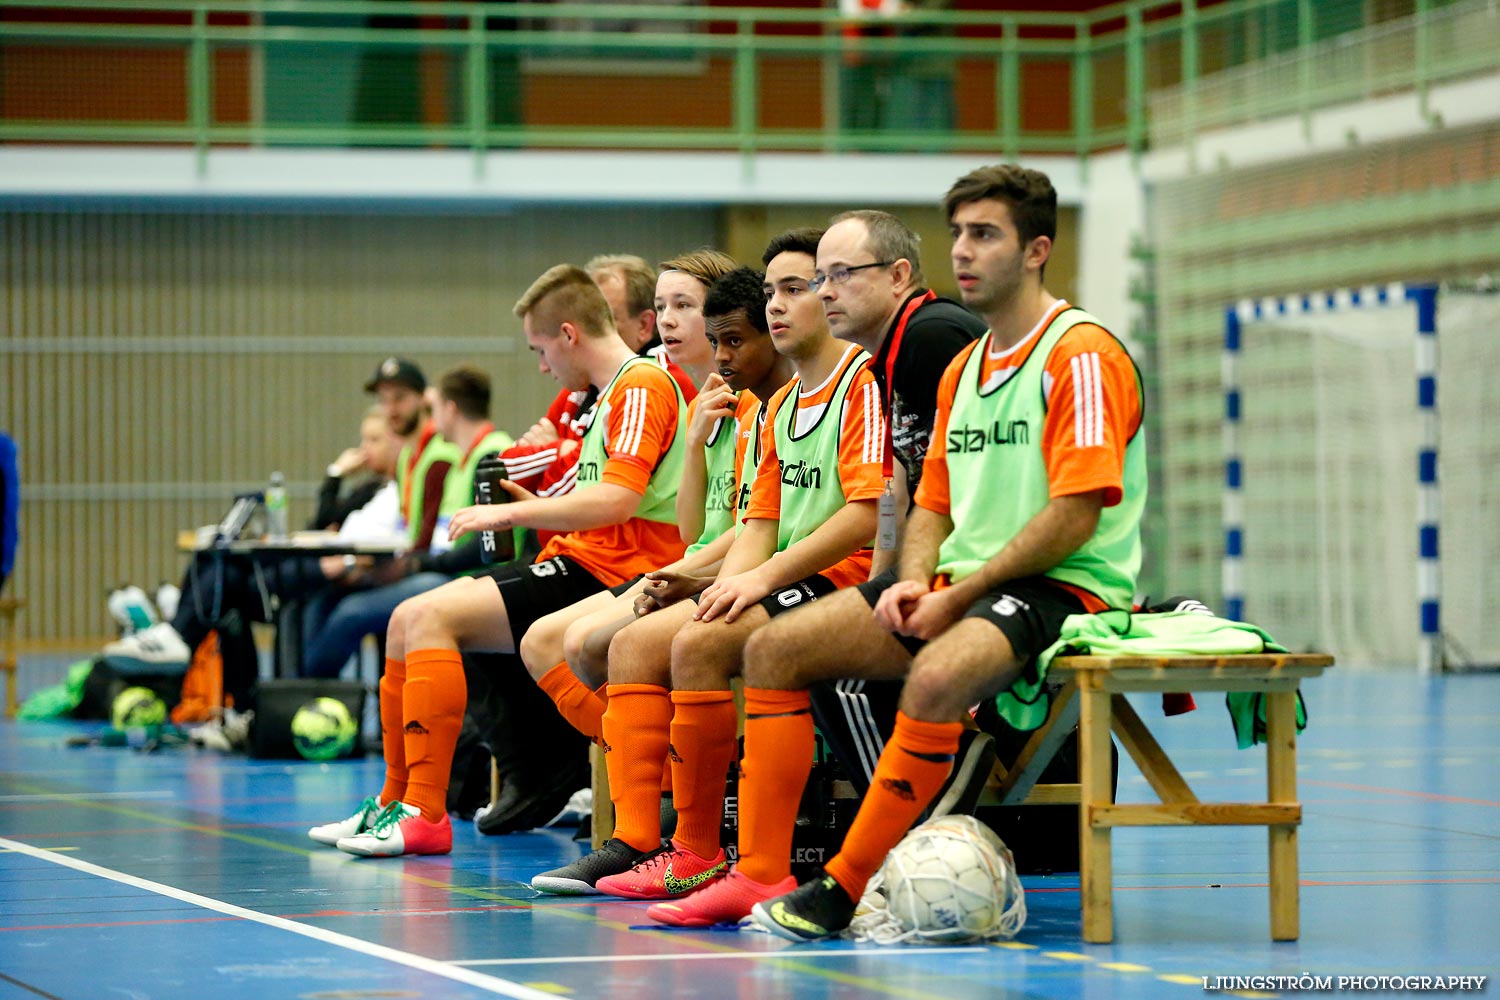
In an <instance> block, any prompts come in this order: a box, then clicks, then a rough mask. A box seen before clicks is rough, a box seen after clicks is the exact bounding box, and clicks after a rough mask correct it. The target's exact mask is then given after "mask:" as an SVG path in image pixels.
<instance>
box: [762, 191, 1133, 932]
mask: <svg viewBox="0 0 1500 1000" xmlns="http://www.w3.org/2000/svg"><path fill="white" fill-rule="evenodd" d="M944 206H945V208H946V210H947V215H948V220H949V229H950V231H951V233H952V235H953V247H952V261H953V272H954V276H955V278H956V279H957V282H958V286H959V289H960V291H961V293H962V295H963V299H964V302H965V303H966V304H967V305H968V306H969V307H970V308H971V309H973V310H975V311H976V312H978V313H979V314H980V315H981V316H982V317H984V319H985V320H986V321H987V322H988V323H989V332H988V333H987V334H986V335H985V336H984V337H983V338H981V339H980V340H979V341H978V342H977V343H976V344H975V345H973V346H972V347H971V348H969V349H967V350H965V351H964V352H962V353H961V354H959V355H958V356H957V357H956V358H955V359H954V360H953V362H952V364H950V365H949V367H948V369H947V370H946V371H945V373H944V375H943V380H942V383H941V384H940V386H939V389H938V405H937V416H936V419H935V421H934V426H933V435H932V443H931V447H930V448H929V450H928V452H927V457H926V459H925V462H924V464H923V473H922V481H921V485H920V486H919V487H918V489H917V493H916V497H915V504H916V509H915V510H914V511H913V512H912V515H911V518H910V520H909V521H908V523H907V526H906V534H905V538H904V540H903V543H902V547H901V551H900V557H899V562H898V566H897V568H896V570H895V571H894V572H892V573H887V574H883V575H881V576H879V577H877V578H876V579H874V580H872V581H870V582H869V583H867V584H864V585H863V586H860V587H857V588H854V589H852V590H849V591H845V592H842V593H840V594H837V595H834V596H833V597H830V598H828V599H826V600H824V601H822V602H819V604H817V605H815V606H813V607H812V608H810V609H808V610H806V611H803V612H799V613H798V614H795V615H788V616H786V617H784V618H782V619H778V620H777V621H775V622H773V623H772V624H771V625H769V626H767V627H766V628H765V629H763V630H762V631H761V632H759V633H757V635H756V636H755V637H754V638H753V639H752V640H751V643H750V648H749V650H748V651H747V654H746V670H745V681H746V701H747V704H752V703H753V701H752V699H757V698H762V697H766V696H767V695H770V696H771V697H770V698H769V699H768V700H770V701H771V702H773V703H775V704H777V705H778V706H779V707H780V709H781V711H780V712H779V713H778V714H776V715H774V716H773V715H770V714H766V715H762V716H760V717H757V716H756V715H755V714H754V713H751V715H750V717H749V719H747V722H746V726H745V760H744V763H743V765H742V769H743V772H744V775H745V778H744V780H743V781H742V782H741V785H740V806H741V809H742V810H743V811H744V812H746V813H753V812H757V811H759V812H760V813H761V814H765V813H766V812H768V811H769V812H773V813H774V812H775V811H776V810H777V809H780V810H781V815H783V816H784V815H785V811H786V810H785V802H786V801H787V800H788V798H790V801H791V802H793V803H794V804H795V801H796V798H797V795H798V794H799V790H800V789H801V787H802V785H803V784H804V783H805V782H806V779H807V774H808V764H807V761H808V760H809V759H810V757H811V754H810V752H809V750H810V747H811V741H812V720H811V718H810V716H809V714H808V707H807V705H808V700H807V694H806V692H805V690H788V689H786V688H785V684H784V679H785V678H787V677H788V676H796V677H799V678H804V679H805V678H806V677H808V676H809V675H813V676H816V675H818V674H819V673H822V675H823V676H825V677H838V676H846V675H849V674H856V675H859V676H865V677H878V678H900V677H902V676H905V678H906V681H905V686H904V688H903V690H902V695H901V706H900V714H899V715H898V717H897V722H896V728H895V732H894V734H893V735H892V737H891V740H890V742H888V743H887V744H886V747H885V750H884V752H883V753H882V754H881V756H880V760H879V763H878V764H877V766H876V769H875V777H874V781H873V782H872V783H871V787H870V791H869V793H868V794H867V796H866V797H865V800H864V803H863V804H862V805H861V807H860V811H859V814H858V816H857V817H856V819H855V821H854V825H853V826H852V827H851V828H850V830H849V833H848V835H847V836H846V837H845V840H844V845H843V848H842V850H841V851H840V852H839V854H838V855H837V856H836V857H834V858H833V859H832V860H831V861H830V862H829V863H828V865H827V866H826V868H825V872H824V874H822V875H820V876H819V877H817V878H815V879H812V880H810V881H808V882H806V883H804V884H803V885H801V886H799V887H798V888H796V889H795V890H794V891H792V892H790V893H788V894H786V895H784V896H780V897H779V898H776V899H771V900H767V901H765V902H762V903H758V904H757V905H756V906H755V907H754V908H753V911H752V915H753V917H754V919H755V922H756V923H757V924H759V925H760V926H762V927H764V928H765V929H767V930H769V931H771V932H772V933H775V934H778V935H780V936H782V937H786V938H789V939H791V940H794V941H796V940H808V939H814V938H821V937H827V936H830V935H833V934H837V933H839V932H840V931H842V930H843V929H844V928H846V927H847V926H848V925H849V922H850V920H851V918H852V916H853V913H854V908H855V904H856V903H857V901H858V900H859V898H860V896H861V895H862V894H863V892H864V889H865V884H866V882H867V881H868V880H869V878H870V877H871V876H872V875H874V873H875V872H876V870H877V869H878V868H879V867H880V865H881V863H882V862H883V861H884V859H885V856H886V854H887V852H888V851H889V850H890V849H891V848H892V847H894V846H895V845H896V843H897V842H898V841H900V839H901V838H902V837H903V836H904V835H905V833H906V831H907V830H908V829H909V828H910V827H911V825H912V824H913V823H914V822H915V821H916V820H917V819H918V818H919V817H920V816H921V815H922V813H923V811H924V810H925V809H926V808H927V806H928V805H929V804H930V803H931V801H932V800H933V798H934V797H935V795H936V794H937V792H938V790H939V788H940V787H941V786H942V784H943V782H944V780H945V779H946V778H947V776H948V773H949V770H950V768H951V766H952V761H953V757H954V754H955V752H956V751H957V749H958V745H959V734H960V732H961V730H962V729H963V726H962V724H961V723H959V722H955V721H953V720H955V719H958V718H961V715H960V713H962V712H964V711H965V710H966V709H967V708H968V707H969V706H971V705H973V704H975V703H976V702H980V701H982V700H984V699H988V698H994V697H996V696H997V695H999V694H1001V693H1003V692H1006V691H1009V690H1010V689H1011V687H1012V684H1014V683H1016V682H1018V681H1021V682H1027V683H1026V684H1023V686H1029V685H1030V684H1034V683H1035V681H1036V676H1035V673H1036V667H1035V658H1036V654H1037V653H1039V652H1040V651H1042V650H1043V649H1045V648H1046V647H1047V646H1048V645H1050V644H1051V643H1052V641H1053V639H1054V638H1055V637H1056V636H1057V634H1058V631H1059V629H1060V627H1061V625H1062V622H1063V620H1064V619H1066V618H1067V617H1068V616H1069V615H1071V614H1078V613H1083V612H1094V611H1100V610H1104V609H1106V608H1127V609H1128V608H1129V607H1130V604H1131V600H1132V597H1133V596H1134V588H1135V577H1136V573H1137V571H1138V570H1139V567H1140V559H1141V543H1140V518H1141V511H1142V509H1143V507H1144V506H1145V501H1146V457H1145V440H1144V435H1143V434H1142V433H1141V418H1142V397H1141V392H1140V377H1139V373H1138V372H1137V370H1136V367H1135V365H1134V363H1133V362H1132V361H1131V358H1130V355H1129V354H1128V353H1127V352H1126V350H1125V348H1124V346H1123V345H1122V344H1121V343H1120V342H1119V341H1118V340H1116V339H1115V338H1114V337H1113V336H1111V335H1110V334H1109V332H1108V331H1107V330H1105V329H1104V328H1103V327H1102V326H1101V325H1100V324H1099V323H1098V321H1097V320H1095V319H1094V318H1093V317H1091V316H1089V315H1088V314H1087V313H1084V312H1082V311H1081V310H1078V309H1074V308H1072V307H1071V306H1069V304H1068V303H1066V302H1063V301H1060V300H1058V299H1056V298H1055V297H1053V296H1052V295H1051V294H1049V293H1048V292H1047V290H1046V287H1045V286H1044V285H1043V281H1042V276H1043V271H1044V269H1045V267H1046V264H1047V259H1048V257H1049V255H1050V253H1051V250H1052V241H1053V238H1054V236H1055V232H1056V215H1057V194H1056V192H1055V191H1054V190H1053V188H1052V184H1051V182H1050V181H1049V180H1048V179H1047V177H1046V175H1044V174H1041V173H1039V172H1037V171H1035V170H1028V169H1024V168H1021V167H1016V166H1011V165H1004V166H996V167H984V168H981V169H979V170H976V171H974V172H972V173H970V174H968V175H966V176H964V177H961V178H960V179H959V180H958V181H957V182H955V183H954V185H953V187H952V188H951V189H950V190H949V192H948V195H947V197H946V198H945V200H944ZM762 692H765V694H763V693H762ZM778 803H780V805H778ZM793 808H795V805H794V807H793ZM793 815H795V813H793ZM783 825H784V824H783ZM778 829H779V827H778ZM742 831H743V827H742ZM778 836H779V833H778V832H777V830H772V831H770V832H769V833H767V834H766V836H765V843H767V844H771V845H773V849H774V845H775V844H776V843H778V841H777V839H776V838H777V837H778ZM789 836H790V834H789V831H788V832H787V834H786V839H789ZM741 839H742V843H741V853H742V855H744V854H746V853H747V846H746V845H745V844H744V843H743V840H744V834H743V832H742V835H741ZM756 850H758V846H757V845H751V846H750V847H749V848H748V853H750V854H752V855H753V854H754V853H755V851H756Z"/></svg>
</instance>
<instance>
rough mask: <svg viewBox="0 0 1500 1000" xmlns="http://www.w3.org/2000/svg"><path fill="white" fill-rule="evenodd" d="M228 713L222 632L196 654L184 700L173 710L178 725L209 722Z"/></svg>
mask: <svg viewBox="0 0 1500 1000" xmlns="http://www.w3.org/2000/svg"><path fill="white" fill-rule="evenodd" d="M223 711H224V657H223V656H222V655H221V654H220V652H219V633H217V632H210V633H208V635H207V636H206V637H205V638H204V640H203V641H202V642H200V643H199V644H198V648H197V649H196V650H194V651H193V662H192V663H190V664H188V668H187V673H186V674H184V675H183V677H182V698H181V699H180V700H179V701H178V702H177V704H176V705H174V706H173V707H172V721H173V722H174V723H176V724H177V725H179V726H180V725H182V724H183V723H188V722H207V721H209V720H210V719H217V718H218V717H219V716H220V715H222V714H223Z"/></svg>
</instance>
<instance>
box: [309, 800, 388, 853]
mask: <svg viewBox="0 0 1500 1000" xmlns="http://www.w3.org/2000/svg"><path fill="white" fill-rule="evenodd" d="M381 808H382V807H381V805H380V799H379V798H377V797H376V796H374V795H371V796H370V797H369V798H367V799H365V800H364V801H363V802H361V803H360V804H359V810H358V811H357V812H356V813H355V814H354V815H353V816H350V817H349V818H348V819H341V820H339V821H338V822H337V823H324V824H323V825H322V826H315V827H313V828H312V829H311V830H308V831H307V835H308V836H309V837H311V838H312V839H313V840H316V841H317V842H318V843H320V844H327V845H328V846H329V847H334V846H336V845H337V844H338V842H339V841H340V840H342V839H344V838H345V837H357V836H359V835H360V834H361V833H366V832H368V831H369V829H370V828H371V827H373V826H374V825H375V820H376V819H377V818H379V816H380V810H381Z"/></svg>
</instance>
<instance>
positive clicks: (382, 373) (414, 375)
mask: <svg viewBox="0 0 1500 1000" xmlns="http://www.w3.org/2000/svg"><path fill="white" fill-rule="evenodd" d="M382 382H394V383H396V384H397V385H404V386H406V387H407V388H408V389H415V390H416V391H417V392H421V391H422V390H423V389H426V388H427V378H426V376H424V375H423V374H422V369H420V368H418V367H417V366H416V364H415V363H413V362H411V361H408V360H406V359H405V358H386V359H385V360H384V361H382V362H380V364H379V365H378V366H377V367H376V369H375V374H374V375H371V376H370V381H368V382H366V383H365V392H374V391H375V390H376V388H378V387H379V385H380V384H381V383H382Z"/></svg>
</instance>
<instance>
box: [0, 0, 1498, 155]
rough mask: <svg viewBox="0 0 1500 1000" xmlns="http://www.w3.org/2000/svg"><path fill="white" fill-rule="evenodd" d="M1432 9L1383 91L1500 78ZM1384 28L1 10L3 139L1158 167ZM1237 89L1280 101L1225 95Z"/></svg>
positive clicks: (1323, 3) (88, 1)
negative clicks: (939, 156) (964, 155)
mask: <svg viewBox="0 0 1500 1000" xmlns="http://www.w3.org/2000/svg"><path fill="white" fill-rule="evenodd" d="M1415 2H1416V5H1417V14H1416V16H1415V18H1413V19H1408V20H1407V21H1402V22H1389V24H1390V27H1389V29H1388V30H1389V31H1390V32H1393V33H1394V32H1401V31H1404V32H1405V35H1407V36H1411V37H1412V38H1415V39H1417V41H1416V42H1415V43H1414V44H1412V45H1410V46H1405V47H1403V46H1400V45H1396V46H1390V45H1387V46H1386V48H1387V49H1389V51H1390V53H1391V54H1390V56H1389V58H1390V59H1392V60H1394V61H1395V62H1396V63H1397V65H1396V66H1394V67H1393V68H1388V71H1384V72H1382V73H1380V74H1375V75H1374V76H1371V75H1369V74H1366V78H1365V83H1366V84H1367V86H1376V85H1380V86H1384V85H1388V84H1389V83H1391V82H1399V83H1402V84H1404V85H1407V86H1417V87H1425V86H1427V85H1428V84H1430V83H1432V82H1435V81H1437V80H1441V79H1445V78H1450V77H1452V76H1456V75H1459V74H1462V73H1468V72H1474V71H1476V70H1477V69H1483V68H1487V66H1489V64H1490V63H1493V62H1494V57H1493V55H1492V53H1493V52H1495V51H1496V48H1495V47H1494V45H1493V36H1491V38H1490V47H1489V48H1488V49H1487V50H1485V49H1484V47H1483V44H1482V43H1481V44H1479V45H1476V44H1474V38H1473V37H1472V36H1470V37H1468V38H1467V44H1456V43H1455V44H1442V45H1440V44H1435V43H1434V42H1433V39H1434V38H1435V37H1438V38H1449V37H1451V36H1452V35H1453V32H1452V31H1451V30H1448V29H1443V28H1441V25H1443V24H1449V23H1451V22H1452V17H1451V15H1450V12H1449V8H1452V10H1457V9H1459V8H1462V9H1464V10H1466V11H1467V10H1468V9H1470V8H1476V9H1482V8H1484V7H1485V6H1486V5H1485V4H1484V3H1482V2H1479V0H1460V2H1459V3H1457V4H1447V3H1443V2H1441V0H1415ZM1373 6H1379V5H1369V4H1365V3H1363V2H1362V0H1317V2H1316V3H1315V2H1313V0H1228V2H1220V3H1207V2H1206V0H1174V2H1170V3H1166V2H1160V0H1131V2H1126V3H1119V4H1115V5H1112V6H1109V7H1105V8H1101V9H1099V10H1096V11H1093V12H1090V13H1088V14H1057V13H1024V12H1005V13H985V12H931V13H922V14H911V15H906V16H904V17H902V18H901V19H899V20H895V21H891V22H884V23H881V24H879V25H878V26H877V27H878V30H876V31H875V33H873V34H868V33H866V34H851V33H850V31H849V30H848V29H849V28H850V23H849V22H848V21H846V20H844V19H842V18H841V17H840V15H839V14H838V12H837V11H835V10H832V9H803V10H789V9H759V8H753V7H703V6H697V5H693V6H673V5H669V4H661V5H655V6H622V5H611V4H550V3H549V4H539V3H490V4H481V3H457V2H448V3H427V2H415V3H407V2H363V0H337V2H329V0H306V2H294V0H213V2H206V0H205V2H191V0H60V2H55V3H51V4H46V5H21V4H17V3H14V2H12V0H0V67H3V70H4V75H3V79H4V80H5V81H6V82H5V84H4V89H3V90H0V141H5V142H12V143H14V142H86V143H101V142H102V143H168V144H189V145H192V146H195V147H196V148H197V149H199V150H200V151H201V152H204V153H206V152H207V150H209V149H210V148H211V147H213V146H218V145H252V146H255V145H284V146H350V145H357V146H374V147H416V148H424V149H432V148H462V149H469V150H472V151H474V152H475V153H476V154H477V153H483V152H485V151H489V150H495V149H515V148H523V147H524V148H579V149H619V148H637V149H678V150H699V149H712V150H735V151H739V152H742V153H747V154H748V153H757V152H766V151H777V150H819V151H840V150H868V151H885V152H896V151H902V152H905V151H910V152H984V153H986V154H990V155H995V154H999V155H1002V156H1005V157H1007V158H1015V157H1017V156H1020V155H1022V154H1027V153H1071V154H1074V155H1078V156H1087V155H1088V154H1090V153H1093V152H1096V151H1099V150H1103V149H1111V148H1128V149H1131V150H1136V151H1140V150H1143V149H1145V148H1146V147H1147V146H1148V144H1150V143H1152V142H1155V143H1157V144H1161V143H1164V142H1176V141H1190V139H1191V136H1192V134H1193V132H1194V130H1195V129H1196V128H1199V127H1204V126H1208V125H1224V124H1232V123H1235V122H1238V121H1245V120H1251V119H1254V118H1257V117H1263V116H1265V115H1267V114H1270V113H1273V112H1278V113H1287V112H1297V111H1301V112H1303V113H1307V112H1309V111H1310V110H1311V109H1312V108H1313V107H1315V106H1318V105H1319V103H1320V102H1326V101H1327V100H1328V99H1330V98H1331V97H1334V96H1338V97H1349V96H1356V97H1357V96H1360V95H1359V94H1357V93H1354V91H1355V90H1358V86H1357V85H1351V84H1350V81H1349V80H1348V79H1344V78H1341V79H1340V83H1339V86H1338V87H1331V86H1330V85H1329V84H1328V81H1327V80H1326V79H1325V78H1324V77H1325V76H1326V74H1324V75H1320V72H1319V68H1320V66H1321V65H1322V60H1323V59H1325V58H1326V56H1327V52H1328V51H1331V49H1330V46H1334V45H1335V44H1336V42H1331V41H1330V40H1331V39H1333V40H1338V39H1342V38H1343V37H1344V36H1347V35H1349V33H1350V32H1357V31H1360V29H1372V26H1371V25H1370V24H1368V23H1367V10H1368V9H1369V8H1370V7H1373ZM1434 8H1444V9H1443V10H1436V9H1434ZM1445 17H1447V19H1446V20H1445V19H1444V18H1445ZM1464 23H1466V24H1479V23H1480V20H1479V19H1477V18H1474V17H1471V18H1470V20H1469V21H1467V22H1464ZM1372 30H1373V29H1372ZM1361 33H1362V34H1363V33H1364V32H1361ZM1480 38H1481V39H1482V38H1483V36H1482V35H1481V36H1480ZM1381 51H1385V50H1384V49H1383V50H1381ZM1486 52H1487V53H1488V54H1489V55H1488V61H1487V60H1486ZM1268 66H1270V67H1282V69H1280V70H1278V71H1277V72H1275V73H1268V72H1267V71H1266V70H1265V69H1264V68H1265V67H1268ZM1285 67H1290V70H1289V71H1288V70H1286V69H1285ZM1236 74H1238V76H1236ZM1256 74H1259V75H1256ZM1346 76H1347V74H1346ZM1236 79H1239V80H1256V81H1260V83H1259V85H1257V86H1250V85H1243V84H1242V85H1239V86H1238V87H1235V86H1232V85H1223V84H1221V83H1219V81H1223V80H1236ZM1356 83H1357V81H1356ZM1148 94H1150V95H1152V96H1151V97H1150V98H1149V100H1148ZM1148 118H1149V120H1148Z"/></svg>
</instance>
